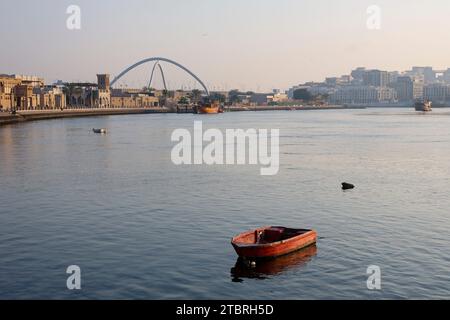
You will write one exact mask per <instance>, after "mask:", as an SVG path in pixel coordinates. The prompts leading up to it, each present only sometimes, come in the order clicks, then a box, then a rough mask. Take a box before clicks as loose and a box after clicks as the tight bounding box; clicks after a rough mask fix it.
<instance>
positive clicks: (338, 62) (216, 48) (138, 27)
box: [0, 0, 450, 90]
mask: <svg viewBox="0 0 450 320" xmlns="http://www.w3.org/2000/svg"><path fill="white" fill-rule="evenodd" d="M71 4H76V5H79V6H80V7H81V11H82V16H81V30H76V31H73V30H72V31H71V30H68V29H67V28H66V20H67V18H68V15H67V14H66V9H67V7H68V6H69V5H71ZM374 4H375V5H378V6H379V7H380V8H381V10H382V11H381V14H382V15H381V29H380V30H369V29H368V28H367V24H366V21H367V19H368V17H369V15H368V14H367V12H366V10H367V8H368V6H370V5H374ZM449 16H450V1H448V0H432V1H426V0H394V1H393V0H385V1H375V0H371V1H366V0H126V1H125V0H68V1H66V0H39V1H36V0H14V1H12V0H9V1H8V0H1V3H0V30H1V31H0V32H1V37H0V43H1V44H0V73H18V74H36V75H40V76H43V77H44V78H45V79H46V80H47V81H48V82H51V81H53V80H56V79H63V80H68V81H76V80H87V81H94V80H95V75H96V73H110V74H111V75H117V74H118V73H119V72H120V71H122V70H123V69H124V68H125V67H127V66H128V65H130V64H132V63H134V62H137V61H139V60H141V59H143V58H147V57H152V56H164V57H167V58H170V59H173V60H176V61H178V62H180V63H181V64H183V65H185V66H186V67H188V68H190V69H191V70H192V71H193V72H194V73H196V74H197V75H198V76H199V77H200V78H201V79H202V80H204V81H205V82H206V83H207V84H208V86H209V87H210V89H219V88H222V89H232V88H239V89H243V90H268V89H272V88H283V89H286V88H288V87H290V86H292V85H294V84H298V83H301V82H304V81H309V80H315V81H320V80H323V78H324V77H326V76H338V75H341V74H348V73H349V71H350V70H351V69H353V68H355V67H358V66H366V67H369V68H380V69H386V70H406V69H409V68H410V67H411V66H412V65H432V66H434V67H436V68H444V67H447V66H450V41H448V32H449V30H450V19H449V18H448V17H449ZM163 67H164V68H165V69H166V70H167V77H168V78H169V79H168V80H169V81H168V82H169V86H170V87H171V89H175V88H176V87H178V86H181V85H185V86H193V85H194V81H192V80H191V79H190V78H189V77H188V76H186V75H185V74H183V73H182V72H181V71H177V70H176V69H175V68H172V67H165V66H163ZM150 69H151V65H147V66H144V67H141V68H139V69H138V70H136V71H135V72H133V73H131V74H129V75H127V77H126V79H124V82H123V83H125V82H126V83H127V84H128V85H129V86H134V87H139V86H143V85H145V84H146V82H148V78H149V73H150ZM158 78H159V77H158ZM158 83H160V82H157V83H156V84H157V85H158Z"/></svg>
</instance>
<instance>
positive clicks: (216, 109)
mask: <svg viewBox="0 0 450 320" xmlns="http://www.w3.org/2000/svg"><path fill="white" fill-rule="evenodd" d="M220 111H221V106H220V103H219V102H217V101H214V102H211V101H210V99H209V98H205V99H204V100H203V101H202V102H200V103H199V104H198V105H197V106H195V108H194V112H195V113H197V114H217V113H221V112H220Z"/></svg>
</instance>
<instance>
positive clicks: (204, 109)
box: [198, 106, 220, 114]
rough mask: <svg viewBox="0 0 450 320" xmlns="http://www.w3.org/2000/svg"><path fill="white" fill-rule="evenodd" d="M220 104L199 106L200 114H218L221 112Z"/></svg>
mask: <svg viewBox="0 0 450 320" xmlns="http://www.w3.org/2000/svg"><path fill="white" fill-rule="evenodd" d="M219 109H220V108H219V106H217V107H216V106H214V107H199V108H198V113H200V114H216V113H219Z"/></svg>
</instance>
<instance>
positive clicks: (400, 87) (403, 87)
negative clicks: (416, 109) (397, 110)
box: [389, 76, 423, 102]
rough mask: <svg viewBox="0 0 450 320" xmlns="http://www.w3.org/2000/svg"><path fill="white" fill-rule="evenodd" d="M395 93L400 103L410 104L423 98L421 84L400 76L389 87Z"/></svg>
mask: <svg viewBox="0 0 450 320" xmlns="http://www.w3.org/2000/svg"><path fill="white" fill-rule="evenodd" d="M389 86H390V87H392V88H393V89H394V90H395V91H396V92H397V99H398V101H400V102H412V101H414V100H417V99H422V98H423V83H422V82H420V81H417V80H416V79H412V78H411V77H409V76H400V77H398V78H397V81H395V82H392V83H391V84H390V85H389Z"/></svg>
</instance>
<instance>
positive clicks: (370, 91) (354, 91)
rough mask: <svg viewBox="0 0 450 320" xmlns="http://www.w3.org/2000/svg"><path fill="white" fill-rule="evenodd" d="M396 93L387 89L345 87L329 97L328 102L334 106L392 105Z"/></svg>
mask: <svg viewBox="0 0 450 320" xmlns="http://www.w3.org/2000/svg"><path fill="white" fill-rule="evenodd" d="M395 100H396V92H395V90H394V89H392V88H388V87H373V86H347V87H341V88H339V89H337V90H336V92H334V93H333V94H331V95H330V97H329V101H330V102H331V103H335V104H376V103H392V102H395Z"/></svg>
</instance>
